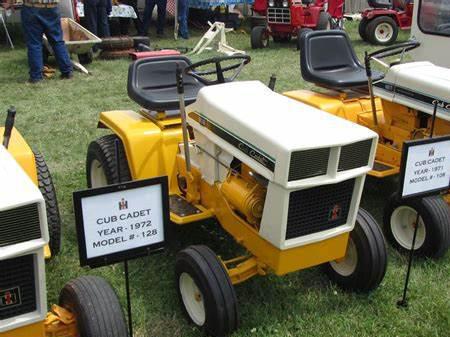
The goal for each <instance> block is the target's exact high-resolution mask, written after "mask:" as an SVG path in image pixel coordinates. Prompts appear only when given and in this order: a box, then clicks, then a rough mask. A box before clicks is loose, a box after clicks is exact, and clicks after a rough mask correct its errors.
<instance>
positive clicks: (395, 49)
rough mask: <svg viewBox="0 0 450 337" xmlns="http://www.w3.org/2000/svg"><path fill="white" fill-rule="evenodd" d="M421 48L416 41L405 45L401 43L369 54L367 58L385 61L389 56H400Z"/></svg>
mask: <svg viewBox="0 0 450 337" xmlns="http://www.w3.org/2000/svg"><path fill="white" fill-rule="evenodd" d="M419 46H420V43H419V42H416V41H407V42H403V43H399V44H396V45H393V46H390V47H386V48H382V49H379V50H376V51H374V52H373V53H370V54H367V57H368V58H369V59H372V58H376V59H379V60H380V59H383V58H386V57H389V56H394V55H398V54H403V53H406V52H407V51H410V50H413V49H416V48H417V47H419Z"/></svg>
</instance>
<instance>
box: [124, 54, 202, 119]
mask: <svg viewBox="0 0 450 337" xmlns="http://www.w3.org/2000/svg"><path fill="white" fill-rule="evenodd" d="M190 64H191V61H190V60H189V59H188V58H187V57H185V56H164V57H152V58H144V59H139V60H137V61H135V62H133V63H132V64H131V65H130V67H129V69H128V96H129V97H130V98H131V99H132V100H134V101H135V102H136V103H138V104H139V105H140V106H142V107H143V108H145V109H148V110H152V111H166V110H176V109H179V95H178V91H177V86H176V69H177V66H179V67H180V68H181V70H184V69H185V68H186V67H187V66H189V65H190ZM183 83H184V92H185V104H186V105H188V104H191V103H193V102H195V100H196V99H197V94H198V91H199V90H200V89H201V88H202V87H203V84H201V83H200V82H199V81H197V80H196V79H195V78H193V77H192V76H190V75H187V74H183Z"/></svg>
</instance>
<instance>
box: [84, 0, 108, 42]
mask: <svg viewBox="0 0 450 337" xmlns="http://www.w3.org/2000/svg"><path fill="white" fill-rule="evenodd" d="M109 4H110V2H109V0H85V1H84V16H85V18H86V28H87V29H88V30H89V31H90V32H91V33H92V34H94V35H97V36H98V37H110V36H111V33H110V31H109V22H108V6H109Z"/></svg>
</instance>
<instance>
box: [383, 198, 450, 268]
mask: <svg viewBox="0 0 450 337" xmlns="http://www.w3.org/2000/svg"><path fill="white" fill-rule="evenodd" d="M402 204H404V205H407V206H410V207H412V208H414V209H415V210H416V211H418V212H419V214H420V215H421V217H422V220H423V221H424V224H425V231H426V237H425V242H424V243H423V245H422V247H419V248H417V249H415V251H414V253H415V254H416V255H417V256H422V257H429V258H435V259H437V258H441V257H443V256H444V255H445V253H446V252H447V251H448V249H449V248H450V208H449V206H448V204H447V203H446V202H445V200H444V199H443V198H442V197H441V196H440V195H436V196H431V197H425V198H422V199H410V200H409V201H406V202H402V201H400V200H399V198H398V195H397V193H394V194H393V195H392V196H391V197H390V199H389V200H388V202H387V204H386V207H385V209H384V218H383V220H384V221H383V222H384V226H383V229H384V232H385V235H386V238H387V239H388V241H389V242H390V243H391V244H392V245H393V246H394V247H395V248H396V249H399V250H400V251H403V252H407V251H408V250H406V249H405V248H404V247H402V246H400V244H399V243H398V242H397V241H396V240H395V238H394V236H393V234H392V231H391V222H390V221H391V220H390V219H391V214H392V212H393V211H394V210H395V208H397V207H399V206H400V205H402ZM429 226H431V227H430V228H428V227H429Z"/></svg>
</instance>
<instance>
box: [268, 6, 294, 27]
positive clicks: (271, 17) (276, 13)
mask: <svg viewBox="0 0 450 337" xmlns="http://www.w3.org/2000/svg"><path fill="white" fill-rule="evenodd" d="M267 22H268V23H284V24H290V23H291V11H290V10H289V8H268V9H267Z"/></svg>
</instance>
